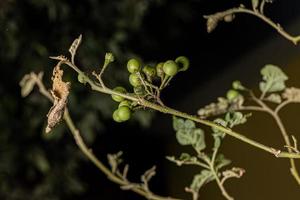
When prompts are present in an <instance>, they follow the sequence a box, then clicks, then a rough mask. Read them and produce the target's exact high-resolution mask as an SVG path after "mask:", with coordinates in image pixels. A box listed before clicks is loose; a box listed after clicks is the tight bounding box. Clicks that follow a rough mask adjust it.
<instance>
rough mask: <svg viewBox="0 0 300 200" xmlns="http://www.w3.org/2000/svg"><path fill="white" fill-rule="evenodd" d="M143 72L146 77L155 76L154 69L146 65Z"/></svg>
mask: <svg viewBox="0 0 300 200" xmlns="http://www.w3.org/2000/svg"><path fill="white" fill-rule="evenodd" d="M143 72H144V73H145V74H146V76H147V77H148V76H149V77H154V76H155V75H156V70H155V68H153V67H151V66H149V65H146V66H145V67H143Z"/></svg>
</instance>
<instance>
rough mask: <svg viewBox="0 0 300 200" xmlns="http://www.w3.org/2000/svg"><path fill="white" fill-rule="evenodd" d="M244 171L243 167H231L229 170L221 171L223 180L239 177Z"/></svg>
mask: <svg viewBox="0 0 300 200" xmlns="http://www.w3.org/2000/svg"><path fill="white" fill-rule="evenodd" d="M244 173H245V170H244V169H242V168H238V167H233V168H232V169H230V170H226V171H223V172H222V175H223V180H226V179H228V178H241V177H242V176H243V174H244Z"/></svg>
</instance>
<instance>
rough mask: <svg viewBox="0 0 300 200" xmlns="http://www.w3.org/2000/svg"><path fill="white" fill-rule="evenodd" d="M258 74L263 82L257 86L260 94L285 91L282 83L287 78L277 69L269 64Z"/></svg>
mask: <svg viewBox="0 0 300 200" xmlns="http://www.w3.org/2000/svg"><path fill="white" fill-rule="evenodd" d="M260 73H261V75H262V76H263V80H264V81H262V82H260V84H259V88H260V90H261V91H262V92H264V93H266V92H279V91H282V90H284V89H285V83H284V82H285V81H286V80H287V79H288V77H287V76H286V75H285V73H283V72H282V70H281V69H280V68H279V67H277V66H275V65H270V64H269V65H266V66H265V67H264V68H263V69H262V70H261V71H260Z"/></svg>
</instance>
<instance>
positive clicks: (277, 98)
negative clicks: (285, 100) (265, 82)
mask: <svg viewBox="0 0 300 200" xmlns="http://www.w3.org/2000/svg"><path fill="white" fill-rule="evenodd" d="M266 100H268V101H270V102H273V103H277V104H280V103H281V101H282V100H281V96H280V95H279V94H276V93H273V94H270V95H269V96H268V97H266Z"/></svg>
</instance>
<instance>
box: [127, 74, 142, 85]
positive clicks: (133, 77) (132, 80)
mask: <svg viewBox="0 0 300 200" xmlns="http://www.w3.org/2000/svg"><path fill="white" fill-rule="evenodd" d="M129 83H130V84H131V85H132V86H133V87H137V86H140V85H141V80H140V78H139V76H138V75H137V74H130V76H129Z"/></svg>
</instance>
